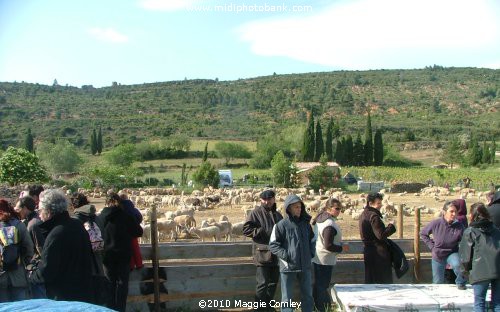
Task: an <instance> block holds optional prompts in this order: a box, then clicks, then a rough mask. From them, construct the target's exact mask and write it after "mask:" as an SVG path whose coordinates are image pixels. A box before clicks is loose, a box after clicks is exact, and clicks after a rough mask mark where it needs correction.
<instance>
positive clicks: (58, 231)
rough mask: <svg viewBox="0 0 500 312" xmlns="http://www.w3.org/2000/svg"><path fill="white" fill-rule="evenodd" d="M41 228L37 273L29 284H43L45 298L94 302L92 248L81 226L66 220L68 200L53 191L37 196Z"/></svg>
mask: <svg viewBox="0 0 500 312" xmlns="http://www.w3.org/2000/svg"><path fill="white" fill-rule="evenodd" d="M39 207H40V218H41V220H42V221H43V223H42V224H40V226H39V227H40V228H41V229H42V231H43V232H44V233H46V235H47V236H46V238H45V243H44V245H43V250H42V258H41V261H40V264H39V266H38V269H37V270H35V271H34V272H33V273H32V274H31V275H30V281H31V282H32V283H42V282H45V288H46V291H47V298H49V299H53V300H64V301H83V302H89V303H92V302H93V299H94V298H93V294H92V286H93V285H92V261H93V259H92V246H91V244H90V238H89V235H88V233H87V231H86V230H85V228H84V227H83V225H82V223H81V222H80V221H78V220H76V219H73V218H71V217H70V216H69V213H68V200H67V199H66V196H65V195H64V193H63V192H61V191H59V190H55V189H49V190H46V191H44V192H43V193H42V194H41V196H40V204H39Z"/></svg>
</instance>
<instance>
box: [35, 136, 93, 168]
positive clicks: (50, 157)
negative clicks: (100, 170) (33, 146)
mask: <svg viewBox="0 0 500 312" xmlns="http://www.w3.org/2000/svg"><path fill="white" fill-rule="evenodd" d="M37 154H38V156H39V157H40V160H41V162H42V164H43V165H45V166H46V167H47V168H48V169H49V170H50V172H51V173H52V174H57V173H72V172H77V171H78V169H79V167H80V165H81V164H82V163H83V160H82V158H81V157H80V155H78V153H77V151H76V149H75V147H74V146H73V145H72V144H71V143H69V142H68V141H66V140H58V141H57V142H56V144H52V143H42V144H40V145H39V146H38V147H37Z"/></svg>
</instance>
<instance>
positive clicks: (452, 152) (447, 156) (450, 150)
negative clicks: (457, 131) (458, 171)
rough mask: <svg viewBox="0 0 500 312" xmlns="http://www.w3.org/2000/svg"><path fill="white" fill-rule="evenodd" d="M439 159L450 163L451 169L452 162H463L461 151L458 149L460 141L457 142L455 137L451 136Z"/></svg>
mask: <svg viewBox="0 0 500 312" xmlns="http://www.w3.org/2000/svg"><path fill="white" fill-rule="evenodd" d="M441 160H442V161H443V162H445V163H446V164H448V165H450V168H451V169H453V165H454V164H459V163H461V162H463V157H462V151H461V150H460V142H458V140H457V139H455V138H452V140H451V141H450V142H449V143H448V145H447V146H446V148H445V149H444V150H443V155H442V156H441Z"/></svg>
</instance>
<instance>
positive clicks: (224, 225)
mask: <svg viewBox="0 0 500 312" xmlns="http://www.w3.org/2000/svg"><path fill="white" fill-rule="evenodd" d="M215 226H217V227H218V228H219V229H220V236H221V237H225V240H226V241H229V240H230V239H231V228H232V224H231V222H229V221H221V222H217V223H215Z"/></svg>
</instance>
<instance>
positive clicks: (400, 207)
mask: <svg viewBox="0 0 500 312" xmlns="http://www.w3.org/2000/svg"><path fill="white" fill-rule="evenodd" d="M397 230H398V238H403V205H398V226H397Z"/></svg>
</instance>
